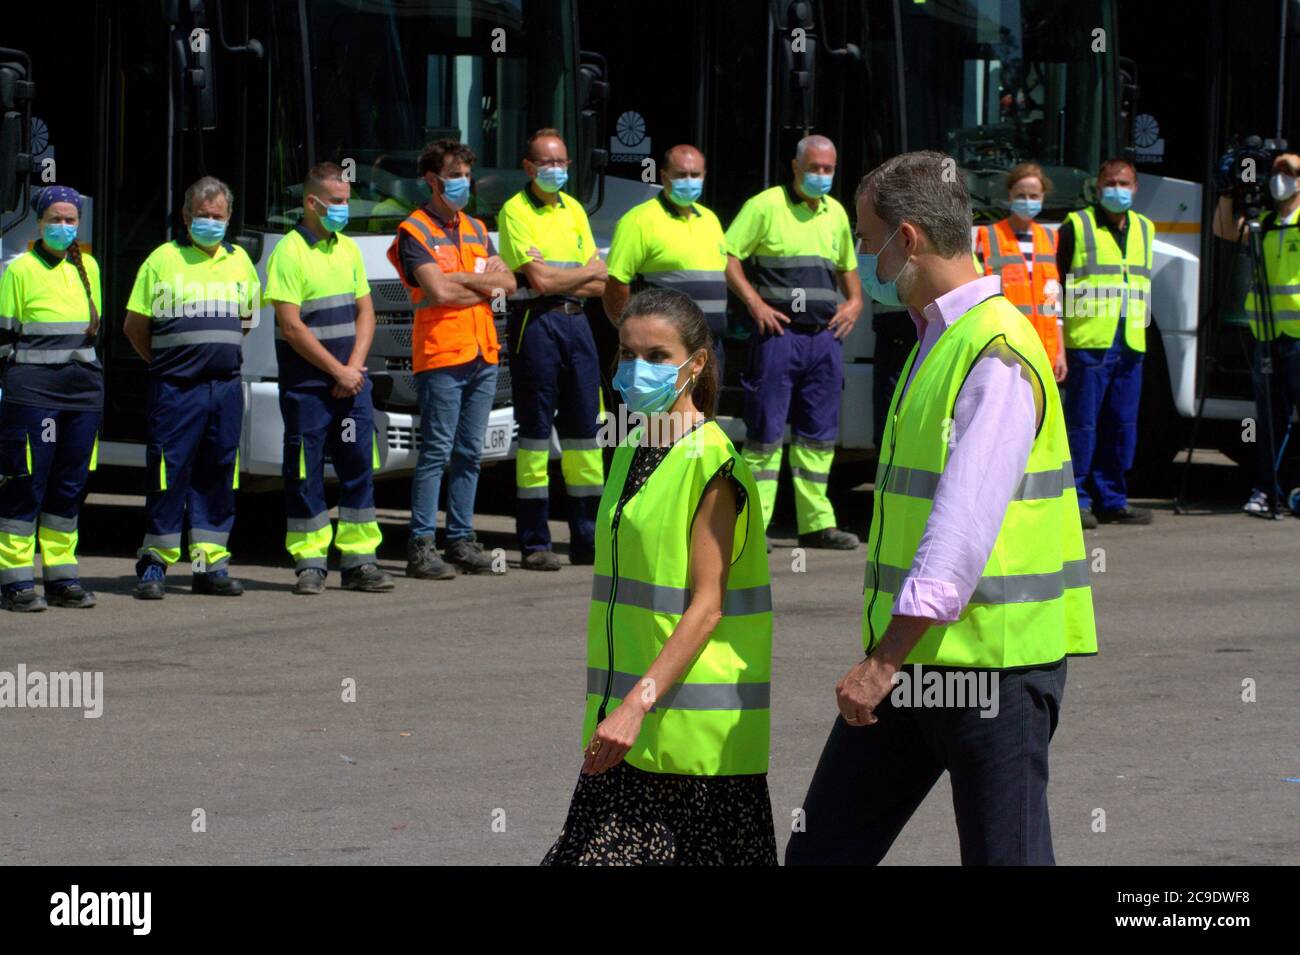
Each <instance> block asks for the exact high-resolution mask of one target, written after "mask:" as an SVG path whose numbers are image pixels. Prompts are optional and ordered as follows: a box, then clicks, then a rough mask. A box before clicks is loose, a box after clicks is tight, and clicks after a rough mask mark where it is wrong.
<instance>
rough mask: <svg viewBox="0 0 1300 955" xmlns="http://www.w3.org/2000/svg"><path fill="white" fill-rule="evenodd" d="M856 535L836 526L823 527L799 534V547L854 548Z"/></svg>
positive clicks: (856, 540)
mask: <svg viewBox="0 0 1300 955" xmlns="http://www.w3.org/2000/svg"><path fill="white" fill-rule="evenodd" d="M858 543H859V541H858V535H857V534H850V533H849V532H848V531H842V530H840V529H839V528H838V527H825V528H823V529H822V530H819V531H813V532H812V533H810V534H800V535H799V546H800V547H819V548H822V549H823V550H856V549H857V546H858Z"/></svg>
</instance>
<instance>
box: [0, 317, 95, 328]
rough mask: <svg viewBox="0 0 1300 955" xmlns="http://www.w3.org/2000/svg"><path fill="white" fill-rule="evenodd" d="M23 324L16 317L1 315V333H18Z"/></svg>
mask: <svg viewBox="0 0 1300 955" xmlns="http://www.w3.org/2000/svg"><path fill="white" fill-rule="evenodd" d="M22 324H23V323H22V322H21V321H19V320H18V317H17V316H15V315H0V332H13V331H17V330H18V329H19V328H20V327H21V326H22ZM83 327H85V326H83Z"/></svg>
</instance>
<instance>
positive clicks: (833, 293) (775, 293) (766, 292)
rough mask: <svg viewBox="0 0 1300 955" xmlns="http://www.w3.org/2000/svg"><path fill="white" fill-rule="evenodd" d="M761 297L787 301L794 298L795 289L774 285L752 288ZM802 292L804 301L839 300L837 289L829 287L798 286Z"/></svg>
mask: <svg viewBox="0 0 1300 955" xmlns="http://www.w3.org/2000/svg"><path fill="white" fill-rule="evenodd" d="M754 291H756V292H757V293H758V294H759V297H761V298H767V299H772V300H773V301H778V302H787V301H790V300H791V299H793V298H794V292H795V290H794V289H793V288H777V287H776V286H774V285H759V286H756V287H755V288H754ZM799 291H801V292H802V293H803V297H804V301H807V302H835V301H838V300H839V297H840V293H839V290H838V289H830V288H804V287H802V286H800V287H799Z"/></svg>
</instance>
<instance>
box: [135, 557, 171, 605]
mask: <svg viewBox="0 0 1300 955" xmlns="http://www.w3.org/2000/svg"><path fill="white" fill-rule="evenodd" d="M135 572H136V576H138V577H139V578H140V579H139V580H138V581H136V585H135V589H134V590H132V591H131V596H132V597H134V598H135V599H136V600H162V599H163V597H165V596H167V568H166V567H164V566H163V565H162V564H160V563H158V561H156V560H150V559H149V558H147V557H145V558H143V559H141V560H140V561H139V562H138V563H137V564H136V565H135Z"/></svg>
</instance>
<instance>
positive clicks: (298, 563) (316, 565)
mask: <svg viewBox="0 0 1300 955" xmlns="http://www.w3.org/2000/svg"><path fill="white" fill-rule="evenodd" d="M325 566H326V565H325V558H324V557H299V558H298V559H297V560H295V561H294V562H293V569H294V570H295V571H302V570H308V569H311V570H320V571H323V570H325Z"/></svg>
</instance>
